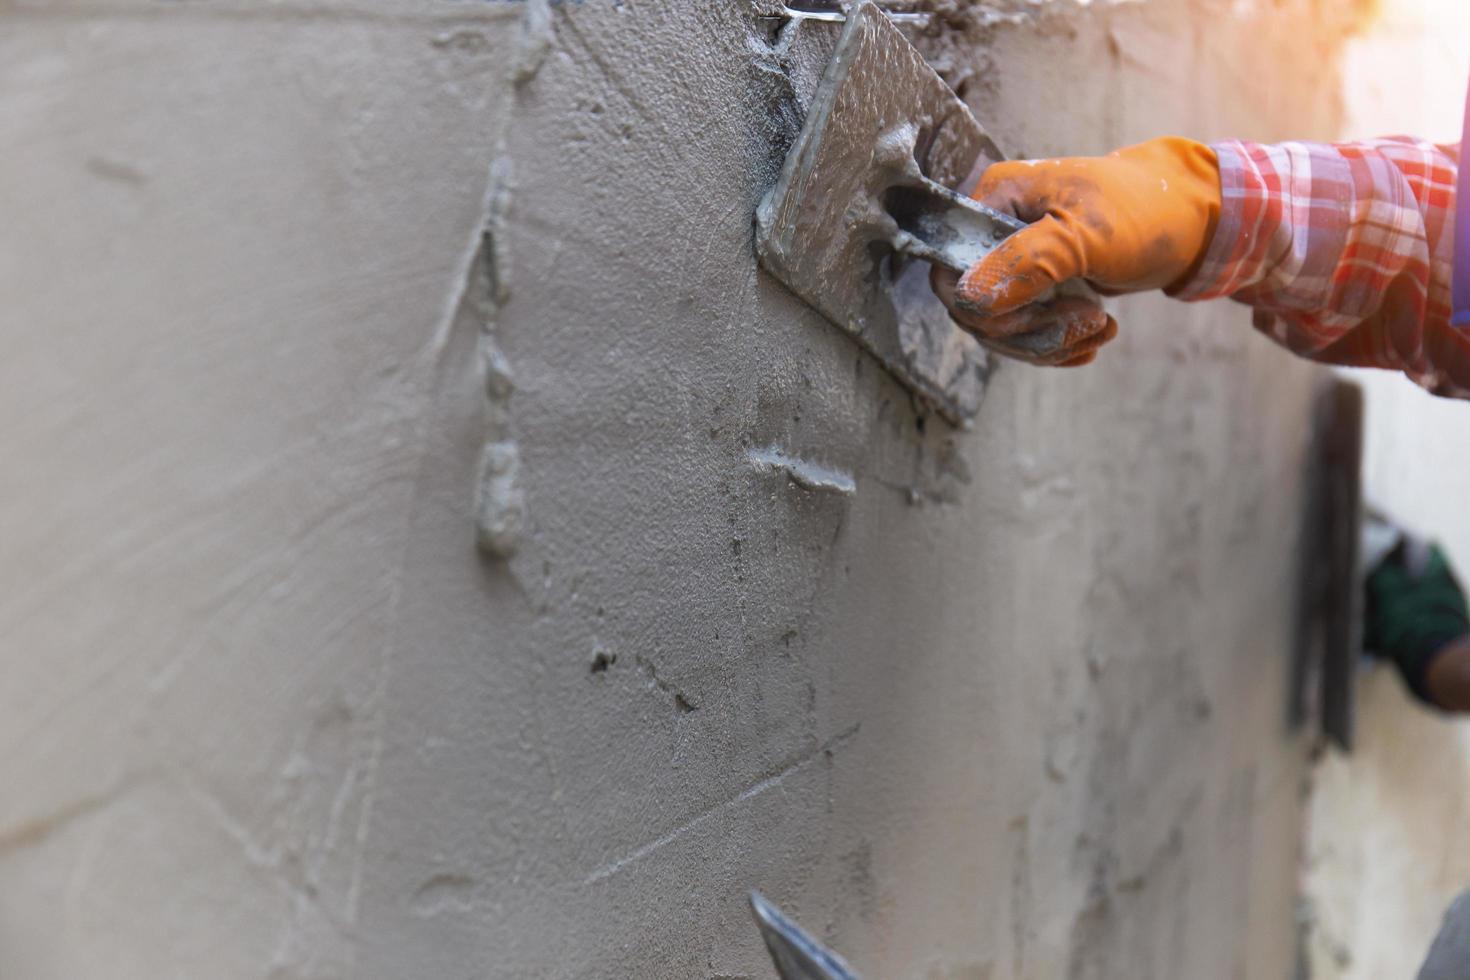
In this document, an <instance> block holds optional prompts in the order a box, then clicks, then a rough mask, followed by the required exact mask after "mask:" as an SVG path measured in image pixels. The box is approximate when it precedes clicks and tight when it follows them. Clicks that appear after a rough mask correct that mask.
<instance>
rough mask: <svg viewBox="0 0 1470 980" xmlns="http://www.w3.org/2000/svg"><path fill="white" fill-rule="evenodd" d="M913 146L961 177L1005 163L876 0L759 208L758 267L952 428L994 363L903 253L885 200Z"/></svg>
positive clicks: (836, 58) (921, 268)
mask: <svg viewBox="0 0 1470 980" xmlns="http://www.w3.org/2000/svg"><path fill="white" fill-rule="evenodd" d="M905 154H907V155H908V159H909V160H912V161H916V162H917V165H918V170H919V171H920V172H922V174H923V175H924V176H927V177H929V178H930V179H932V180H934V181H935V182H937V183H939V184H942V185H944V186H946V187H957V186H959V185H961V184H962V183H964V182H965V181H966V180H967V178H970V177H971V176H972V175H974V174H978V173H979V171H980V170H981V169H983V167H984V166H985V165H987V164H989V163H991V162H994V161H996V160H999V159H1001V153H1000V151H999V149H998V148H997V147H996V145H995V143H994V142H993V141H992V140H991V139H990V137H989V136H988V135H986V133H985V130H984V129H983V128H982V127H981V126H980V124H979V123H978V122H976V120H975V117H974V116H973V115H971V113H970V110H969V108H968V107H966V106H965V104H964V103H963V102H961V101H960V100H959V98H958V97H957V96H956V95H955V94H954V92H953V91H951V90H950V88H949V86H948V85H947V84H945V82H944V80H943V79H941V78H940V77H939V76H938V75H937V74H936V73H935V72H934V70H933V69H932V68H931V67H929V64H928V63H927V62H926V61H925V60H924V57H923V55H922V54H920V53H919V51H918V50H917V49H916V48H915V47H914V46H913V45H912V44H910V43H909V41H908V39H907V38H905V37H904V36H903V33H902V32H901V31H900V30H898V28H896V27H894V25H893V24H892V23H890V22H889V20H888V18H887V17H886V16H884V14H883V12H882V11H881V10H880V9H879V8H878V7H876V6H875V5H874V4H873V3H871V2H870V0H862V2H860V3H858V4H857V5H856V6H855V7H853V8H852V9H850V11H849V17H848V21H847V24H846V26H845V27H844V29H843V34H842V37H841V39H840V40H839V42H838V44H837V49H836V52H835V53H834V55H833V58H832V63H831V65H830V67H829V68H828V70H827V74H826V75H825V76H824V78H823V80H822V84H821V86H820V87H819V89H818V91H817V95H816V97H815V99H814V100H813V103H812V106H811V110H810V112H809V114H808V116H807V119H806V123H805V125H804V126H803V128H802V131H801V133H800V135H799V136H798V137H797V140H796V142H795V144H794V145H793V147H792V149H791V152H790V154H789V155H788V156H787V159H786V163H785V166H784V168H783V170H782V173H781V177H780V179H779V180H778V181H777V182H776V185H775V187H773V188H772V190H771V192H770V193H769V194H768V195H767V196H766V198H765V200H764V201H762V203H761V205H760V208H759V209H758V211H757V215H756V226H757V230H756V249H757V252H758V253H759V255H760V258H761V261H762V263H763V264H764V265H765V267H766V268H767V269H769V270H770V271H771V272H772V273H774V274H775V275H776V276H777V277H779V278H780V279H781V280H782V281H783V282H785V283H786V285H787V286H789V287H790V288H791V289H792V291H793V292H795V293H796V294H797V295H798V296H800V297H802V298H803V299H804V300H806V301H807V302H808V303H810V304H811V305H812V306H814V307H815V308H816V309H817V310H819V311H821V312H822V313H823V314H825V315H826V317H827V318H828V319H830V320H831V321H832V322H833V323H835V324H837V325H838V326H839V327H841V328H842V329H844V330H846V331H847V332H848V333H850V334H852V335H853V337H855V338H856V339H857V341H858V342H859V343H860V344H862V345H863V346H864V347H866V348H867V349H868V350H869V351H871V352H872V353H873V354H874V355H875V356H876V357H877V358H878V359H879V360H880V361H881V362H882V363H883V365H884V366H885V367H886V368H887V369H888V370H889V372H890V373H892V374H893V376H894V377H896V378H897V379H898V380H899V381H900V382H902V383H903V384H904V385H905V386H907V387H908V388H909V389H910V390H912V391H913V392H914V393H915V394H917V395H918V396H919V397H920V398H921V399H922V400H923V401H924V402H926V403H927V404H929V405H930V406H932V407H933V408H934V409H935V410H936V411H938V412H939V414H940V415H942V416H943V417H944V418H946V419H947V420H948V421H950V422H951V423H954V424H963V423H965V422H966V421H968V420H969V419H970V418H971V417H973V416H974V414H975V412H976V411H977V410H978V409H979V407H980V400H981V398H982V396H983V395H984V391H985V383H986V380H987V378H988V376H989V373H990V361H989V358H988V356H987V354H986V352H985V351H984V349H983V348H982V347H981V346H980V345H979V344H978V343H977V342H976V341H975V340H974V338H972V337H971V336H970V335H969V334H967V333H965V332H964V331H963V330H961V329H960V328H959V327H957V326H956V325H955V324H954V321H953V320H951V319H950V317H949V313H948V311H947V310H946V309H945V308H944V306H943V304H942V303H940V302H939V300H938V298H937V297H935V296H934V293H933V291H932V290H931V289H930V288H929V285H928V278H927V277H928V271H929V270H928V266H927V265H926V264H925V263H923V262H916V261H912V260H906V259H904V258H903V257H902V256H898V255H896V254H895V253H894V251H893V248H892V242H893V240H894V238H895V236H896V230H897V229H896V225H895V223H894V220H893V218H892V217H891V216H890V215H889V214H888V213H887V211H886V210H885V207H884V204H883V197H884V195H885V194H886V192H887V191H888V190H889V189H890V187H891V186H893V185H892V180H893V178H894V176H895V175H894V171H893V165H894V161H895V160H896V159H898V158H901V157H903V156H904V155H905Z"/></svg>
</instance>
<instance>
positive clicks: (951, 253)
mask: <svg viewBox="0 0 1470 980" xmlns="http://www.w3.org/2000/svg"><path fill="white" fill-rule="evenodd" d="M884 203H885V204H886V205H887V209H888V213H889V214H890V215H892V216H893V220H894V221H895V222H897V224H898V235H897V237H896V238H895V240H894V243H893V244H894V247H895V248H897V249H898V251H900V252H902V253H904V254H905V255H912V256H913V257H915V258H919V259H924V260H925V261H928V262H932V263H934V264H935V265H941V266H944V267H945V268H946V269H953V270H954V271H955V272H960V273H963V272H964V271H965V270H966V269H968V268H970V266H972V265H974V264H975V263H976V262H979V261H980V260H981V259H983V258H985V256H987V255H989V254H990V253H991V252H993V251H994V250H995V247H996V246H997V245H999V244H1000V243H1001V242H1003V241H1005V239H1006V238H1007V236H1009V235H1011V234H1013V233H1015V232H1018V231H1020V230H1021V229H1022V228H1025V227H1026V222H1024V221H1022V220H1020V219H1019V218H1014V217H1012V216H1011V215H1008V214H1003V213H1001V212H1000V211H997V210H995V209H994V208H988V207H986V206H985V205H983V204H981V203H980V202H979V201H976V200H973V199H971V198H968V197H966V196H964V195H963V194H957V193H956V192H954V191H952V190H950V189H949V188H948V187H945V186H944V185H943V184H940V183H938V182H937V181H934V180H931V179H930V178H928V177H922V176H920V177H917V178H915V179H914V180H913V182H912V183H909V182H905V183H902V184H897V185H894V186H893V187H891V188H889V190H888V193H887V195H886V200H885V202H884Z"/></svg>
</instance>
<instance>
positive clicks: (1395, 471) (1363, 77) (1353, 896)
mask: <svg viewBox="0 0 1470 980" xmlns="http://www.w3.org/2000/svg"><path fill="white" fill-rule="evenodd" d="M1342 64H1343V99H1344V109H1345V116H1344V121H1343V135H1344V137H1346V138H1357V137H1366V136H1376V135H1388V134H1394V133H1408V134H1412V135H1415V136H1423V137H1427V138H1429V139H1433V140H1436V141H1439V142H1447V143H1456V142H1458V141H1459V138H1460V129H1461V125H1462V123H1463V119H1464V116H1463V110H1464V96H1463V91H1464V89H1465V80H1466V78H1470V7H1467V6H1466V5H1465V4H1464V3H1459V2H1454V0H1383V2H1382V3H1380V4H1378V6H1377V9H1376V11H1374V12H1373V14H1372V16H1371V17H1370V18H1369V19H1368V21H1367V22H1366V24H1365V25H1364V26H1363V27H1362V30H1361V32H1360V33H1359V34H1358V36H1356V37H1354V38H1353V39H1352V40H1351V41H1350V42H1349V43H1348V44H1347V46H1346V48H1345V49H1344V52H1343V62H1342ZM1349 374H1351V376H1353V377H1354V378H1355V379H1356V380H1358V381H1359V382H1361V383H1362V384H1363V385H1364V386H1365V387H1366V389H1367V393H1368V414H1367V419H1368V445H1367V447H1366V448H1367V461H1366V464H1365V467H1366V472H1365V485H1366V489H1367V492H1368V494H1369V496H1370V500H1372V501H1373V502H1375V503H1376V504H1377V505H1378V506H1380V507H1382V508H1383V509H1384V510H1386V511H1388V512H1389V513H1391V514H1394V515H1396V516H1398V517H1399V518H1400V519H1401V520H1403V521H1404V522H1405V523H1407V524H1408V525H1409V526H1411V527H1413V528H1415V529H1416V530H1418V531H1419V532H1421V533H1423V534H1426V535H1429V536H1431V537H1434V538H1437V539H1439V540H1440V541H1441V542H1442V543H1443V544H1444V546H1445V547H1446V549H1447V550H1448V551H1449V553H1450V555H1451V557H1452V558H1453V560H1454V561H1455V562H1456V564H1457V565H1458V566H1459V568H1460V569H1461V570H1465V569H1470V508H1467V506H1466V502H1467V501H1470V466H1467V465H1466V462H1465V461H1466V458H1467V456H1466V453H1467V448H1470V405H1466V404H1464V403H1462V402H1453V401H1445V400H1442V399H1436V398H1432V397H1430V396H1429V395H1426V394H1425V393H1424V392H1422V391H1421V390H1419V389H1418V388H1417V387H1415V386H1414V385H1412V384H1409V383H1407V382H1405V381H1404V380H1402V379H1400V378H1397V377H1393V376H1390V375H1385V374H1379V373H1376V372H1365V371H1355V372H1349ZM1359 693H1360V698H1361V700H1360V706H1361V710H1362V714H1361V718H1360V732H1361V736H1362V737H1361V739H1360V745H1359V749H1358V751H1357V753H1356V754H1354V755H1353V756H1351V757H1348V758H1344V757H1342V756H1340V755H1337V754H1331V755H1329V756H1327V757H1326V758H1325V759H1324V760H1323V762H1322V765H1321V767H1320V769H1319V773H1318V777H1317V780H1316V793H1315V797H1314V803H1313V806H1312V818H1311V828H1312V829H1311V836H1312V846H1311V848H1310V849H1309V865H1308V867H1309V871H1308V880H1309V883H1310V884H1309V886H1308V893H1309V895H1310V896H1311V899H1312V901H1311V903H1310V907H1309V918H1311V919H1312V920H1313V921H1314V922H1315V923H1316V927H1315V936H1316V942H1314V943H1313V951H1314V963H1315V965H1316V966H1317V972H1316V973H1314V976H1315V975H1320V976H1327V977H1353V978H1368V977H1410V976H1413V975H1414V972H1415V970H1416V969H1417V967H1418V964H1419V962H1420V960H1421V959H1422V957H1423V954H1424V950H1425V949H1426V948H1427V947H1428V945H1429V941H1430V938H1431V937H1432V936H1433V935H1434V933H1435V931H1436V930H1437V929H1438V927H1439V922H1440V917H1441V916H1442V915H1443V914H1444V910H1445V909H1446V907H1447V906H1448V905H1449V903H1450V900H1451V899H1452V898H1454V896H1455V895H1457V894H1459V893H1460V892H1461V891H1463V890H1464V889H1465V888H1467V887H1470V847H1466V846H1465V844H1464V842H1463V840H1462V837H1463V830H1464V828H1465V827H1467V826H1470V731H1467V729H1466V727H1465V726H1464V725H1463V724H1462V723H1451V722H1447V721H1445V720H1444V719H1443V718H1440V717H1436V716H1435V715H1433V714H1431V713H1430V712H1427V711H1425V710H1422V709H1420V708H1419V707H1417V706H1416V705H1415V704H1414V703H1412V702H1410V701H1409V700H1408V698H1407V696H1406V695H1405V694H1404V692H1403V690H1402V687H1401V685H1400V684H1399V682H1398V679H1397V677H1395V676H1394V675H1393V674H1392V673H1391V672H1389V671H1387V670H1371V671H1367V672H1365V673H1364V674H1363V676H1362V678H1361V684H1360V689H1359Z"/></svg>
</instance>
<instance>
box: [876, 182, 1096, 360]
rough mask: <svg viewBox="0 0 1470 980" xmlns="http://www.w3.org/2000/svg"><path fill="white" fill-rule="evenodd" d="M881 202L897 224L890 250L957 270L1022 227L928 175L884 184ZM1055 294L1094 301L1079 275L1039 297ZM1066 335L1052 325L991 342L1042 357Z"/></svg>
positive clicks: (1094, 295)
mask: <svg viewBox="0 0 1470 980" xmlns="http://www.w3.org/2000/svg"><path fill="white" fill-rule="evenodd" d="M885 203H886V204H887V208H888V213H889V214H890V215H892V217H893V220H894V221H895V222H897V224H898V234H897V235H896V236H895V238H894V242H893V246H894V248H896V249H897V250H898V251H900V252H902V253H903V254H905V255H911V256H913V257H914V258H918V259H924V260H925V261H927V262H932V263H934V264H935V265H939V266H943V267H944V268H946V269H952V270H954V271H955V272H958V273H961V274H963V273H964V272H965V271H966V270H968V269H969V268H970V266H972V265H974V264H975V263H976V262H979V261H980V260H981V259H983V258H985V256H987V255H989V254H990V253H991V252H993V251H995V248H996V246H997V245H999V244H1000V243H1001V242H1003V241H1005V240H1006V238H1008V237H1009V236H1010V235H1012V234H1014V233H1016V232H1018V231H1020V230H1021V229H1022V228H1025V227H1026V222H1024V221H1022V220H1021V219H1019V218H1015V217H1012V216H1011V215H1009V214H1004V213H1002V212H1000V211H997V210H995V209H994V208H988V207H986V206H985V205H983V204H981V203H980V202H979V201H976V200H973V199H972V198H969V197H966V196H964V195H963V194H957V193H955V192H954V191H952V190H950V189H949V188H948V187H945V186H944V185H943V184H940V183H937V182H936V181H933V180H930V179H929V178H928V177H919V178H917V179H916V180H914V181H913V182H906V183H903V184H898V185H895V186H893V187H891V188H889V190H888V193H887V195H886V201H885ZM1057 294H1061V295H1067V296H1081V297H1084V298H1087V299H1091V300H1094V301H1095V300H1096V299H1097V294H1096V293H1095V292H1093V290H1092V289H1091V288H1090V287H1089V286H1088V285H1087V284H1086V283H1084V282H1082V281H1081V280H1080V279H1078V280H1072V281H1069V282H1066V283H1063V284H1062V285H1061V286H1059V287H1057V289H1055V290H1053V291H1052V292H1050V293H1048V294H1047V295H1045V296H1043V297H1042V301H1043V302H1045V301H1048V300H1050V299H1052V298H1054V296H1055V295H1057ZM1066 333H1067V331H1066V328H1065V327H1064V326H1063V325H1062V324H1060V323H1057V324H1053V325H1051V326H1047V327H1042V328H1040V329H1038V330H1033V331H1031V332H1029V333H1024V334H1017V335H1016V336H1013V337H1007V338H1006V339H1005V340H1004V342H1000V341H997V342H996V343H997V345H998V346H1001V347H1011V348H1015V349H1016V350H1017V351H1018V352H1021V353H1025V354H1030V355H1033V356H1040V357H1044V356H1046V355H1048V354H1052V353H1055V352H1056V351H1057V350H1059V349H1060V348H1061V346H1062V344H1063V343H1064V342H1065V341H1066Z"/></svg>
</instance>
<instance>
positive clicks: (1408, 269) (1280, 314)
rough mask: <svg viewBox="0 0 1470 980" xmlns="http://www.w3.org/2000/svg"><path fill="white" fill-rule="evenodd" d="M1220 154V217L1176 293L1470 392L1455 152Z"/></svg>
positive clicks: (1232, 150) (1316, 352) (1397, 141)
mask: <svg viewBox="0 0 1470 980" xmlns="http://www.w3.org/2000/svg"><path fill="white" fill-rule="evenodd" d="M1214 150H1215V152H1216V154H1217V155H1218V157H1219V161H1220V184H1221V197H1222V206H1221V210H1220V221H1219V225H1218V226H1217V229H1216V231H1215V237H1214V239H1213V240H1212V241H1211V243H1210V247H1209V249H1208V250H1207V252H1206V254H1205V258H1204V260H1203V263H1202V265H1201V267H1200V269H1199V271H1198V273H1197V274H1196V275H1195V276H1193V277H1192V278H1191V279H1190V280H1189V281H1188V282H1187V283H1185V284H1184V285H1183V286H1182V287H1180V288H1178V289H1176V290H1175V295H1176V296H1177V297H1178V298H1180V299H1187V300H1204V299H1213V298H1216V297H1220V296H1229V297H1231V298H1232V299H1235V300H1238V301H1239V302H1242V303H1245V304H1246V305H1247V306H1250V307H1252V308H1254V309H1255V311H1256V313H1255V325H1256V328H1257V329H1259V330H1261V331H1262V332H1264V333H1266V334H1267V335H1269V336H1270V337H1272V338H1273V339H1274V340H1276V341H1277V342H1278V343H1280V344H1282V345H1284V346H1285V347H1287V348H1289V349H1290V350H1292V351H1294V352H1295V353H1297V354H1301V355H1303V356H1305V357H1310V358H1313V359H1315V360H1320V361H1327V362H1330V363H1333V364H1346V365H1355V366H1366V367H1381V368H1392V369H1395V370H1399V371H1403V372H1404V373H1405V374H1407V375H1408V376H1409V377H1410V378H1412V379H1413V380H1414V381H1416V382H1417V383H1419V384H1420V385H1423V386H1424V387H1425V388H1427V389H1429V390H1430V391H1433V392H1434V393H1436V394H1440V395H1452V396H1456V397H1461V398H1465V397H1470V332H1467V331H1465V330H1462V329H1457V328H1455V327H1452V326H1451V325H1450V313H1451V310H1450V280H1451V275H1452V268H1453V262H1454V207H1455V179H1456V173H1457V169H1458V159H1459V147H1457V146H1440V145H1436V144H1433V143H1427V142H1424V141H1423V140H1415V139H1408V138H1400V137H1393V138H1388V139H1378V140H1369V141H1365V142H1357V143H1332V144H1328V143H1279V144H1273V145H1265V144H1259V143H1246V142H1241V141H1231V142H1228V143H1218V144H1215V146H1214Z"/></svg>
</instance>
